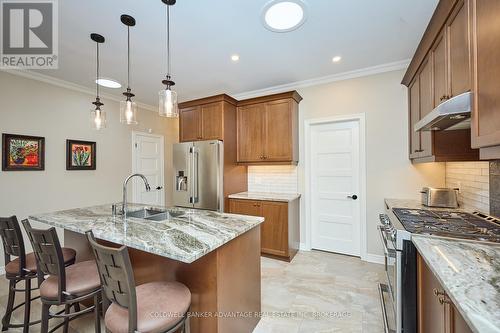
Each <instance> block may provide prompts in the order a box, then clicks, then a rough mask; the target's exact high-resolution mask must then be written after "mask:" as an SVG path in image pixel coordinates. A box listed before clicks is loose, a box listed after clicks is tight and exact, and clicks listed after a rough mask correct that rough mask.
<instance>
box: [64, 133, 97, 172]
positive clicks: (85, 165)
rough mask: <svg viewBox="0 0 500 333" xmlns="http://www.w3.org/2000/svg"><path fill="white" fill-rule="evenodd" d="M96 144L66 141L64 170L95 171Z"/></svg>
mask: <svg viewBox="0 0 500 333" xmlns="http://www.w3.org/2000/svg"><path fill="white" fill-rule="evenodd" d="M95 169H96V143H95V142H91V141H80V140H66V170H95Z"/></svg>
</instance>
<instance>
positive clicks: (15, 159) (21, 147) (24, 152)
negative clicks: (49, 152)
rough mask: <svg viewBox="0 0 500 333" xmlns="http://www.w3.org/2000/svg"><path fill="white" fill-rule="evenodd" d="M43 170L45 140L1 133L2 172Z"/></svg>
mask: <svg viewBox="0 0 500 333" xmlns="http://www.w3.org/2000/svg"><path fill="white" fill-rule="evenodd" d="M44 169H45V138H43V137H39V136H28V135H18V134H6V133H2V170H3V171H39V170H44Z"/></svg>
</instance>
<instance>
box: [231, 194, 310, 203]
mask: <svg viewBox="0 0 500 333" xmlns="http://www.w3.org/2000/svg"><path fill="white" fill-rule="evenodd" d="M301 196H302V195H301V194H300V193H273V192H269V193H267V192H240V193H233V194H230V195H228V198H229V199H238V200H257V201H275V202H293V201H295V200H298V199H300V198H301ZM286 197H288V198H286Z"/></svg>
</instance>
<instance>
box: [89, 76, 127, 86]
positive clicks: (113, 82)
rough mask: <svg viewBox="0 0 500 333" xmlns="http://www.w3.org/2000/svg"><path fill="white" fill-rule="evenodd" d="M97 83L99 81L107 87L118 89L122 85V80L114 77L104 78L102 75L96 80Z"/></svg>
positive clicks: (99, 83)
mask: <svg viewBox="0 0 500 333" xmlns="http://www.w3.org/2000/svg"><path fill="white" fill-rule="evenodd" d="M95 83H97V84H98V85H100V86H102V87H106V88H113V89H118V88H121V87H122V85H121V83H120V82H118V81H116V80H113V79H108V78H104V77H101V78H99V79H97V80H95Z"/></svg>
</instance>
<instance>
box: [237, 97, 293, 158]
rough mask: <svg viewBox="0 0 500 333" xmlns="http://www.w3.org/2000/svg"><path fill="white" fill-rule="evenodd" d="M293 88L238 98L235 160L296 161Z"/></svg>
mask: <svg viewBox="0 0 500 333" xmlns="http://www.w3.org/2000/svg"><path fill="white" fill-rule="evenodd" d="M301 100H302V97H300V95H299V94H298V93H297V92H296V91H292V92H288V93H282V94H276V95H271V96H265V97H259V98H253V99H248V100H243V101H239V102H238V110H237V125H238V126H237V137H238V150H237V151H238V163H243V164H297V163H298V144H299V143H298V105H299V102H300V101H301Z"/></svg>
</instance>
